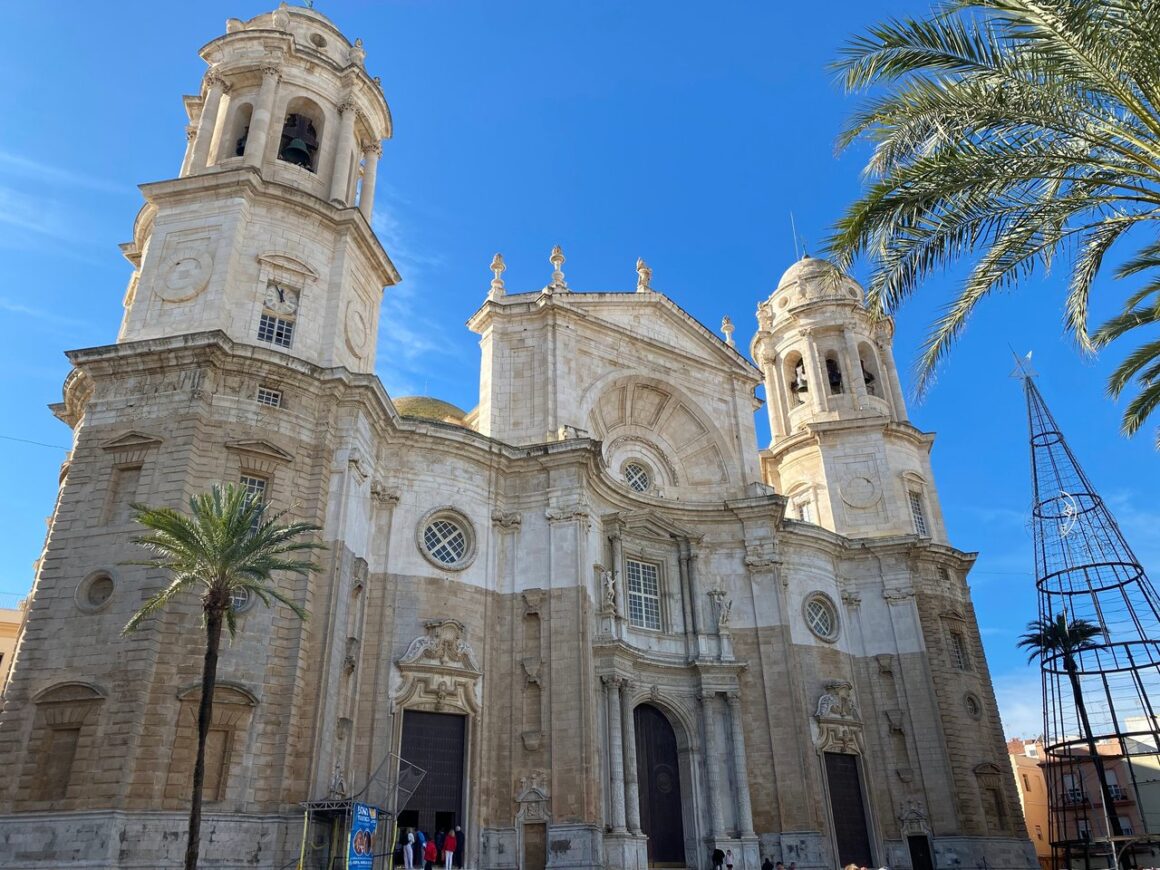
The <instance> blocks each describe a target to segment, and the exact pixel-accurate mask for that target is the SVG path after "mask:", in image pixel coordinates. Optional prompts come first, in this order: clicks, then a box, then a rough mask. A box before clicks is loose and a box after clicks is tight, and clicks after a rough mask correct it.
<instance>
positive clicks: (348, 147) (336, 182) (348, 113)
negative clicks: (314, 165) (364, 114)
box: [330, 100, 358, 205]
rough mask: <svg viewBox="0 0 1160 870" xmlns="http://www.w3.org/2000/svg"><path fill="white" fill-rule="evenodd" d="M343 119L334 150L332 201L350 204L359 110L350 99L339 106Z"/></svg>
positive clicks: (331, 181) (331, 185)
mask: <svg viewBox="0 0 1160 870" xmlns="http://www.w3.org/2000/svg"><path fill="white" fill-rule="evenodd" d="M338 111H339V112H340V113H341V114H342V121H341V122H340V123H339V127H338V145H337V146H335V152H334V175H333V176H331V179H330V201H331V202H333V203H334V204H335V205H350V203H349V202H347V199H346V190H347V184H348V182H349V181H350V158H351V151H352V150H353V149H354V118H355V115H357V114H358V112H357V111H356V110H355V107H354V103H352V102H351V101H350V100H347V101H346V102H344V103H342V104H341V105H340V106H339V107H338Z"/></svg>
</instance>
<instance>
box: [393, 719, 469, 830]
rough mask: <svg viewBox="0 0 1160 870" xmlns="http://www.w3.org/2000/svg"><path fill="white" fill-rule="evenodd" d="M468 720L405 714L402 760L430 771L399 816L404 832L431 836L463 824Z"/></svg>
mask: <svg viewBox="0 0 1160 870" xmlns="http://www.w3.org/2000/svg"><path fill="white" fill-rule="evenodd" d="M466 738H467V717H466V716H457V715H453V714H449V713H424V712H421V711H419V710H405V711H404V712H403V745H402V749H401V751H400V752H399V754H400V755H401V756H403V758H405V759H406V760H407V761H409V762H411V763H412V764H415V765H418V766H419V767H421V768H423V769H424V770H425V771H427V774H426V776H424V777H423V781H422V782H421V783H420V784H419V788H418V790H417V791H416V792H415V794H414V795H412V796H411V800H410V801H409V802H408V803H407V806H406V807H404V808H402V810H401V812H400V813H399V826H400V827H401V828H404V827H405V828H418V829H419V830H420V831H425V832H426V833H427V834H428V835H429V836H434V835H435V833H436V832H437V831H440V830H443V831H446V830H449V829H452V828H454V827H455V826H456V825H462V824H463V765H464V760H465V757H466V752H465V750H466V748H467V744H466Z"/></svg>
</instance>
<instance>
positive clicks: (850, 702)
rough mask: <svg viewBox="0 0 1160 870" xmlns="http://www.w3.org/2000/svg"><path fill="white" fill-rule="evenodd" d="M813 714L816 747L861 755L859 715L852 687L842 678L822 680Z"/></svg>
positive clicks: (827, 750)
mask: <svg viewBox="0 0 1160 870" xmlns="http://www.w3.org/2000/svg"><path fill="white" fill-rule="evenodd" d="M825 689H826V692H825V694H824V695H822V696H821V697H820V698H819V699H818V709H817V712H816V713H814V718H815V719H817V721H818V743H817V746H818V751H819V752H841V753H845V754H847V755H861V754H862V752H863V743H862V717H861V716H860V715H859V713H858V707H857V705H856V704H855V703H854V699H853V697H852V692H853V690H854V687H853V686H852V685H851V684H850V683H848V682H846V681H845V680H835V681H833V682H829V683H826V686H825Z"/></svg>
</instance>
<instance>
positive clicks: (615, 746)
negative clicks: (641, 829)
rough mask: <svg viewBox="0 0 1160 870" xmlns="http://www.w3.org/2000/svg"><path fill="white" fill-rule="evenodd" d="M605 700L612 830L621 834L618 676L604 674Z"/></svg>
mask: <svg viewBox="0 0 1160 870" xmlns="http://www.w3.org/2000/svg"><path fill="white" fill-rule="evenodd" d="M600 680H601V682H603V683H604V695H605V700H606V701H607V703H608V768H609V773H610V774H611V778H612V783H611V792H610V797H611V799H612V800H611V804H612V830H613V832H614V833H618V834H623V833H624V832H625V827H624V741H623V740H622V739H621V734H620V729H621V725H622V722H621V713H620V684H621V682H622V680H621V679H620V677H617V676H613V675H611V674H605V675H604V676H603V677H601V678H600Z"/></svg>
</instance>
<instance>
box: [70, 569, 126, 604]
mask: <svg viewBox="0 0 1160 870" xmlns="http://www.w3.org/2000/svg"><path fill="white" fill-rule="evenodd" d="M116 588H117V584H116V583H114V582H113V578H112V577H110V576H109V575H108V574H107V573H105V572H104V571H98V572H97V573H95V574H90V575H89V576H88V577H86V578H85V579H84V580H82V581H81V583H80V585H79V586H78V587H77V594H76V603H77V607H79V608H80V609H81V610H83V611H84V612H85V613H96V612H97V611H98V610H104V609H105V607H106V605H108V603H109V599H110V598H112V597H113V591H114V590H115V589H116Z"/></svg>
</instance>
